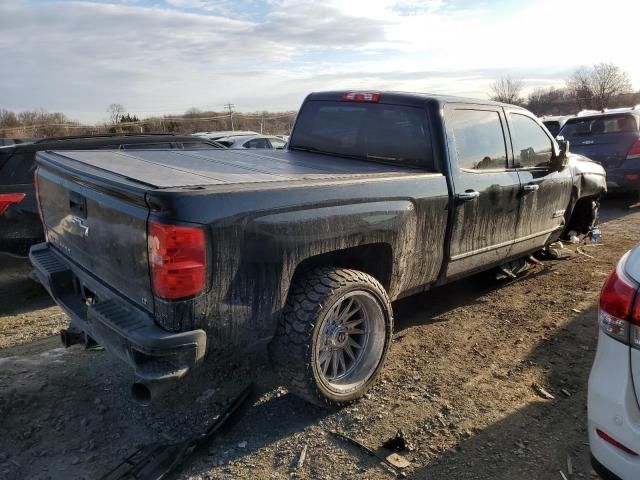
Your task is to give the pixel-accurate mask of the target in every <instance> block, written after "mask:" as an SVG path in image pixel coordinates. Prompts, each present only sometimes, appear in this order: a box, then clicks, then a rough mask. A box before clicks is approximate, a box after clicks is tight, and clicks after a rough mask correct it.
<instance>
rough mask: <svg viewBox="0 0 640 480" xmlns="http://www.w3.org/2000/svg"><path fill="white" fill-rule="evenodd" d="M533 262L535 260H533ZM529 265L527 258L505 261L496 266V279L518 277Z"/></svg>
mask: <svg viewBox="0 0 640 480" xmlns="http://www.w3.org/2000/svg"><path fill="white" fill-rule="evenodd" d="M534 263H535V262H534ZM538 263H539V262H538ZM530 267H531V265H530V264H529V263H528V261H527V259H525V258H519V259H517V260H512V261H510V262H507V263H503V264H502V265H500V266H499V267H498V273H497V274H496V280H504V279H507V278H512V279H513V278H518V276H519V275H522V274H523V273H526V272H527V271H528V270H529V268H530Z"/></svg>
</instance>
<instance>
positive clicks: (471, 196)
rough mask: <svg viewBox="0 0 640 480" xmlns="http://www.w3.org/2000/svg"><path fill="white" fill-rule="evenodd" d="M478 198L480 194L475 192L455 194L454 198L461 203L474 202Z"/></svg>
mask: <svg viewBox="0 0 640 480" xmlns="http://www.w3.org/2000/svg"><path fill="white" fill-rule="evenodd" d="M479 196H480V192H476V191H475V190H470V191H468V192H460V193H458V194H456V198H457V199H458V200H460V201H461V202H470V201H471V200H475V199H476V198H478V197H479Z"/></svg>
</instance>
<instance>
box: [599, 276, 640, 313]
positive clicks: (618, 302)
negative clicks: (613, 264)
mask: <svg viewBox="0 0 640 480" xmlns="http://www.w3.org/2000/svg"><path fill="white" fill-rule="evenodd" d="M618 268H620V267H618ZM618 268H616V269H615V270H614V271H613V272H611V274H610V275H609V277H608V278H607V281H606V282H604V285H603V287H602V291H601V292H600V310H602V311H604V312H607V313H608V314H609V315H612V316H614V317H616V318H620V319H623V320H628V318H629V314H630V313H631V307H632V305H633V299H634V297H635V295H636V287H635V285H632V284H631V283H629V282H628V281H626V280H624V279H623V278H622V277H621V275H620V274H619V273H618Z"/></svg>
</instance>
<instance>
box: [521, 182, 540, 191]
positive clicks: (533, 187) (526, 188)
mask: <svg viewBox="0 0 640 480" xmlns="http://www.w3.org/2000/svg"><path fill="white" fill-rule="evenodd" d="M538 190H540V185H535V184H529V185H523V186H522V191H523V192H525V193H528V192H537V191H538Z"/></svg>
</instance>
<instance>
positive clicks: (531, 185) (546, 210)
mask: <svg viewBox="0 0 640 480" xmlns="http://www.w3.org/2000/svg"><path fill="white" fill-rule="evenodd" d="M507 118H508V120H509V132H510V136H511V146H512V148H513V158H514V164H515V167H516V169H517V172H518V176H519V178H520V184H521V189H520V209H519V213H518V223H517V231H516V242H515V243H514V247H513V250H512V253H513V254H518V253H525V252H528V251H530V250H533V249H535V248H537V247H541V246H543V245H544V244H545V243H546V242H547V241H548V239H549V237H550V236H552V235H553V234H554V233H558V232H559V230H560V229H561V228H562V227H563V225H564V221H565V211H566V209H567V207H568V206H569V201H570V199H571V189H572V176H571V170H570V169H569V168H565V169H563V170H561V171H559V172H558V171H551V168H550V163H551V159H552V156H553V154H554V150H557V147H556V146H555V145H554V140H553V139H552V138H551V137H550V136H549V134H548V133H547V131H546V130H545V129H544V128H543V127H542V125H540V123H539V122H538V120H536V119H535V117H534V116H533V115H531V114H530V113H529V112H526V111H524V110H520V109H517V110H516V109H507Z"/></svg>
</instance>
